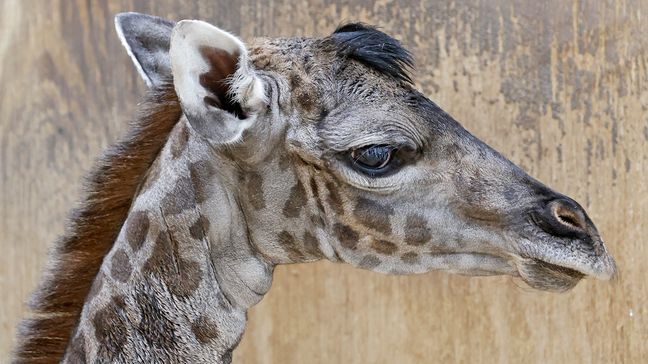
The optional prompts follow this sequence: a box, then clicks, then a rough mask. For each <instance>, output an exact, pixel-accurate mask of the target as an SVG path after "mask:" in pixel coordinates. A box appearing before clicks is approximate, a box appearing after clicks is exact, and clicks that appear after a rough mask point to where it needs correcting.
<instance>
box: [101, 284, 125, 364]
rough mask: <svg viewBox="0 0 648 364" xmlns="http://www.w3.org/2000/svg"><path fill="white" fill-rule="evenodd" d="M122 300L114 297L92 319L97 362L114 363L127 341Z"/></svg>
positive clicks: (119, 297)
mask: <svg viewBox="0 0 648 364" xmlns="http://www.w3.org/2000/svg"><path fill="white" fill-rule="evenodd" d="M124 308H125V303H124V298H123V297H121V296H115V297H113V299H112V300H111V301H110V302H109V303H108V304H107V305H106V306H105V307H103V308H102V309H100V310H99V311H97V312H96V313H95V315H94V317H93V319H92V323H93V324H94V329H95V338H96V339H97V341H98V343H97V360H98V361H100V362H102V361H116V360H115V359H116V358H120V357H121V356H122V351H123V350H124V345H125V344H126V340H127V339H128V325H129V322H128V319H127V318H126V312H125V311H124Z"/></svg>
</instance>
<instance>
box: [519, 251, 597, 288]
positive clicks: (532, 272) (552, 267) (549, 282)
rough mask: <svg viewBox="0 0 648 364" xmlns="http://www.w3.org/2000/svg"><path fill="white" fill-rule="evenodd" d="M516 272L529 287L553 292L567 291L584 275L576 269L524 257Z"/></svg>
mask: <svg viewBox="0 0 648 364" xmlns="http://www.w3.org/2000/svg"><path fill="white" fill-rule="evenodd" d="M518 274H519V277H520V278H521V279H522V280H523V281H524V282H525V283H526V284H528V285H529V286H530V287H531V288H534V289H538V290H542V291H553V292H566V291H569V290H570V289H572V288H574V287H575V286H576V284H578V282H580V281H581V279H583V278H584V277H585V274H583V273H581V272H579V271H577V270H574V269H571V268H567V267H562V266H559V265H556V264H551V263H547V262H544V261H542V260H539V259H525V260H524V261H523V262H522V263H520V264H519V265H518Z"/></svg>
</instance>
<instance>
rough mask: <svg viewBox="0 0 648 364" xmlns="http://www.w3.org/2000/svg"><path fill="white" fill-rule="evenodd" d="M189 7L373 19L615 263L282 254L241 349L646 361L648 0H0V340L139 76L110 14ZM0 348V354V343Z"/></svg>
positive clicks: (232, 18) (302, 22)
mask: <svg viewBox="0 0 648 364" xmlns="http://www.w3.org/2000/svg"><path fill="white" fill-rule="evenodd" d="M121 11H140V12H147V13H152V14H156V15H160V16H165V17H168V18H173V19H182V18H202V19H205V20H208V21H211V22H213V23H215V24H218V25H219V26H221V27H224V28H226V29H229V30H231V31H234V32H236V33H238V34H240V35H241V36H242V37H244V38H250V37H254V36H279V35H286V36H287V35H324V34H327V33H329V32H330V31H331V30H332V29H334V28H335V26H336V25H338V24H339V23H340V22H342V21H348V20H361V21H365V22H368V23H373V24H378V25H380V26H381V27H382V28H383V29H384V30H385V31H387V32H389V33H391V34H394V35H396V36H398V37H399V38H400V39H402V40H403V41H404V43H405V44H406V45H408V47H409V48H410V49H411V50H412V51H413V53H414V54H415V55H416V58H417V61H418V62H417V64H418V69H417V72H416V80H417V82H418V84H419V85H420V87H421V88H422V89H423V90H424V91H425V93H426V94H427V95H429V96H430V98H432V99H433V100H435V101H436V102H437V103H439V104H440V105H441V106H442V107H443V108H444V109H446V110H447V111H448V112H450V113H451V114H452V115H454V116H455V117H456V118H457V119H458V120H460V121H462V122H463V124H464V125H465V126H466V127H467V128H468V129H469V130H471V131H472V132H473V133H474V134H476V135H477V136H478V137H480V138H482V139H483V140H485V141H486V142H487V143H489V144H491V145H492V146H493V147H495V148H496V149H498V150H500V151H501V152H502V153H503V154H505V155H506V156H508V157H509V158H511V159H512V160H513V161H514V162H516V163H518V164H520V165H521V166H523V167H524V168H525V169H527V170H528V171H529V172H530V173H531V174H533V175H534V176H536V177H538V178H539V179H541V180H543V181H545V182H547V183H548V184H550V185H552V186H554V187H556V188H557V189H558V190H560V191H563V192H565V193H567V194H569V195H572V196H574V197H575V198H576V199H577V200H579V201H580V202H582V203H583V205H584V206H585V207H586V209H587V210H588V211H589V212H590V215H591V217H592V218H593V220H594V221H595V222H596V223H597V225H598V226H599V229H600V231H601V232H602V235H603V237H604V239H606V240H607V241H608V244H609V247H610V249H611V251H612V252H613V254H614V255H615V257H616V258H617V261H618V264H619V267H620V269H621V275H620V278H619V279H618V280H617V281H616V282H613V283H611V284H610V283H602V282H594V281H586V282H583V283H581V284H580V285H579V286H578V287H577V288H576V289H575V290H574V291H572V292H569V293H567V294H562V295H556V294H547V293H539V292H535V291H530V290H529V289H527V288H524V287H523V286H522V285H521V284H516V283H515V282H514V281H511V280H510V279H508V278H502V277H495V278H466V277H457V276H450V275H447V274H444V273H430V274H426V275H422V276H415V277H389V276H382V275H377V274H374V273H369V272H364V271H360V270H357V269H353V268H351V267H347V266H343V265H335V264H331V263H324V262H322V263H316V264H309V265H296V266H285V267H280V268H278V269H277V271H276V274H275V281H274V285H273V288H272V289H271V291H270V293H269V294H268V296H266V298H265V299H264V300H263V301H262V303H261V304H260V305H258V306H257V307H255V308H254V309H253V310H252V312H251V314H250V326H249V330H248V332H247V335H246V336H245V337H244V339H243V341H242V343H241V345H240V347H239V349H238V350H237V351H236V352H235V362H255V363H256V362H258V363H302V362H308V363H317V362H321V363H330V362H334V363H335V362H348V363H392V362H398V363H421V362H474V363H491V362H501V363H508V362H510V363H518V362H529V363H544V362H600V363H608V362H627V363H639V362H646V361H647V360H648V347H647V346H646V344H645V343H646V342H648V318H647V315H648V311H647V308H646V300H648V283H647V282H648V280H646V277H648V268H647V267H648V265H647V264H646V259H645V257H647V256H648V248H647V245H646V244H645V243H644V241H645V236H646V235H647V233H648V230H647V229H648V228H647V226H648V225H647V224H646V221H648V172H647V171H648V161H647V159H648V37H646V36H645V34H644V33H645V26H644V24H645V21H646V19H645V17H646V16H647V15H648V3H647V2H646V1H642V0H616V1H606V2H602V1H584V0H583V1H581V0H573V1H557V0H556V1H546V2H544V1H534V0H518V1H514V2H510V1H504V0H497V1H489V0H474V1H468V0H454V1H438V2H428V1H423V0H393V1H388V0H379V1H375V2H370V1H355V0H352V1H324V0H313V1H300V2H294V1H287V0H273V1H270V0H244V1H240V2H229V1H211V0H201V1H195V2H190V3H187V2H181V1H177V0H164V1H156V2H144V1H134V0H122V1H116V0H115V1H112V0H111V1H102V2H86V1H81V0H70V1H65V0H59V1H48V2H42V1H35V0H23V1H20V0H5V1H4V2H2V4H0V82H1V84H2V87H0V248H2V254H0V295H1V296H2V298H1V302H2V304H0V330H2V331H1V332H2V333H3V335H0V358H6V357H7V355H8V353H9V351H10V348H11V346H12V340H13V336H14V335H13V333H14V327H15V324H16V322H17V321H18V320H19V318H20V317H21V316H22V315H23V313H24V305H23V302H24V300H25V299H26V298H27V297H28V295H29V293H30V292H31V290H32V289H33V288H34V287H35V284H36V282H37V280H38V279H39V277H40V272H41V269H42V268H43V265H44V263H45V262H46V251H47V247H48V244H50V243H51V242H52V241H53V240H54V239H55V237H56V236H57V235H58V234H60V233H61V232H62V229H63V226H64V225H63V221H64V217H65V215H66V213H67V211H68V210H69V209H70V208H71V207H72V206H73V204H74V202H75V201H76V199H77V197H78V190H79V188H80V177H81V176H82V175H83V173H84V171H86V170H87V169H88V168H89V167H90V166H91V164H92V161H93V160H94V158H96V156H98V155H99V153H100V151H101V150H102V149H103V148H105V147H106V146H107V145H108V144H109V143H110V142H111V141H113V140H114V139H115V138H116V137H117V136H118V135H119V134H120V133H121V132H122V131H123V130H124V128H125V126H126V120H128V118H129V117H130V116H131V115H132V113H133V111H134V109H135V106H136V105H135V101H134V100H137V98H138V95H141V94H142V93H143V90H144V86H143V84H142V82H141V81H140V80H139V79H138V76H137V74H136V72H135V71H134V69H132V67H131V65H130V61H129V60H128V59H127V57H126V55H125V53H124V52H123V50H122V49H121V46H120V44H119V42H118V40H117V37H116V35H115V34H114V30H113V25H112V17H113V16H114V14H115V13H117V12H121ZM2 360H3V359H0V361H2Z"/></svg>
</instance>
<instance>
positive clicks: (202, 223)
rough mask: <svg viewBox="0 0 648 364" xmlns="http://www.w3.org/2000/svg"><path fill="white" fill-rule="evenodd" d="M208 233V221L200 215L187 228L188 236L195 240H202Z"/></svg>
mask: <svg viewBox="0 0 648 364" xmlns="http://www.w3.org/2000/svg"><path fill="white" fill-rule="evenodd" d="M208 232H209V220H207V218H206V217H205V216H203V215H200V217H198V219H197V220H196V222H194V223H193V224H192V225H191V227H190V228H189V234H191V237H192V238H194V239H196V240H203V239H204V238H205V236H206V235H207V233H208Z"/></svg>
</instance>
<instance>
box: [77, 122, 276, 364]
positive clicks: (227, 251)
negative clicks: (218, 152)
mask: <svg viewBox="0 0 648 364" xmlns="http://www.w3.org/2000/svg"><path fill="white" fill-rule="evenodd" d="M236 178H237V177H236V176H235V175H228V169H227V167H226V162H224V161H219V160H218V157H217V156H215V155H214V153H213V151H212V150H211V149H210V148H209V147H208V146H207V145H205V144H204V143H202V142H201V141H200V138H199V137H198V136H196V135H194V134H193V132H192V131H191V130H190V128H188V127H187V125H186V122H185V120H184V119H183V120H181V121H180V122H179V123H178V125H176V127H175V129H174V130H173V132H172V133H171V135H170V137H169V142H168V143H167V145H166V146H165V148H164V149H163V150H162V152H161V154H160V155H159V156H158V159H157V160H156V162H155V163H154V165H153V167H152V168H151V170H150V171H149V175H148V176H147V178H146V181H145V183H144V184H143V185H142V187H141V189H140V191H139V194H138V197H137V198H136V199H135V201H134V203H133V206H132V207H131V211H130V213H129V216H128V218H127V220H126V222H125V223H124V225H123V227H122V230H121V232H120V234H119V236H118V238H117V240H116V241H115V244H114V246H113V248H112V249H111V251H110V252H109V254H108V255H107V256H106V257H105V258H104V261H103V263H102V266H101V269H100V272H99V274H98V275H97V277H96V279H95V282H94V285H93V288H92V290H91V292H90V295H89V296H88V298H87V299H86V303H85V305H84V308H83V311H82V314H81V317H80V320H79V325H78V327H77V329H76V332H75V333H74V334H73V339H72V341H71V342H70V344H69V346H68V349H67V352H66V356H65V359H66V360H65V361H68V362H78V361H80V360H79V359H85V361H92V362H96V361H99V362H214V361H216V362H219V363H227V362H230V361H231V353H232V350H233V349H234V348H235V347H236V345H237V344H238V342H239V340H240V339H241V336H242V334H243V331H244V330H245V325H246V316H247V310H248V309H249V308H250V307H251V306H253V305H254V304H256V303H257V302H258V301H259V300H260V299H261V298H262V297H263V295H264V294H265V293H266V292H267V290H268V289H269V288H270V283H271V280H272V271H273V268H274V265H273V264H272V263H269V262H268V261H267V260H265V259H263V258H262V257H260V255H259V254H258V253H257V252H256V250H255V249H254V248H253V247H252V246H251V245H250V242H249V236H248V233H247V229H246V225H245V217H244V216H243V212H242V210H241V209H240V208H237V205H238V202H237V197H236V196H235V195H233V194H232V193H231V190H230V189H228V188H227V186H233V185H235V182H236Z"/></svg>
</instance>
